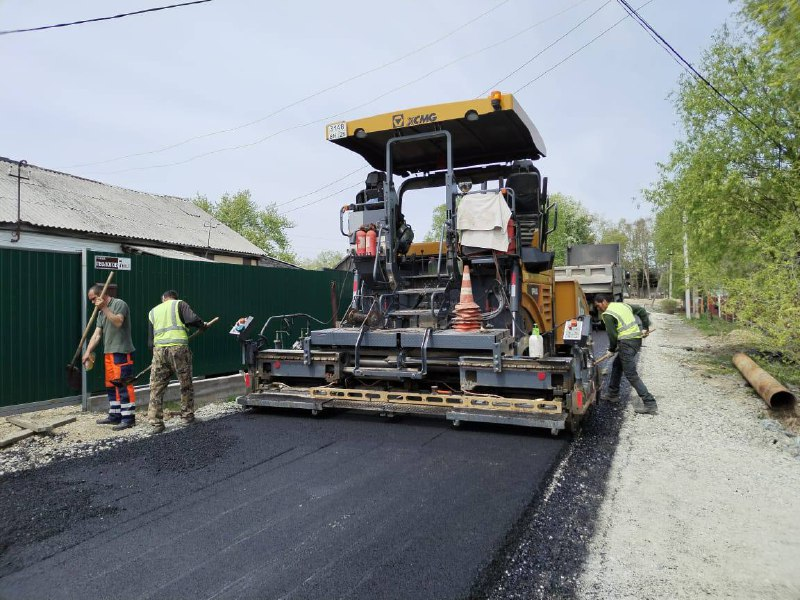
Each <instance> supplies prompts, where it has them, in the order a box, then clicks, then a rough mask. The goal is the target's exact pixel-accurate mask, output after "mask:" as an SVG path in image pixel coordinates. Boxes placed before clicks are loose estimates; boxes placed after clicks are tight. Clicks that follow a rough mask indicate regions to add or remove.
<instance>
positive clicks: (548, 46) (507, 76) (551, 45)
mask: <svg viewBox="0 0 800 600" xmlns="http://www.w3.org/2000/svg"><path fill="white" fill-rule="evenodd" d="M609 4H611V0H607V1H606V2H604V3H603V4H602V5H600V6H599V7H598V8H597V9H595V10H594V11H593V12H592V13H591V14H590V15H589V16H588V17H586V18H585V19H583V20H582V21H580V22H579V23H578V24H577V25H575V27H573V28H572V29H570V30H569V31H567V32H566V33H565V34H564V35H562V36H561V37H559V38H557V39H555V40H553V41H552V42H551V43H550V44H548V45H547V46H545V47H544V48H542V50H540V51H539V52H537V53H536V54H534V55H533V56H532V57H531V58H529V59H528V60H526V61H525V62H524V63H522V64H521V65H520V66H519V67H517V68H516V69H514V70H513V71H511V73H509V74H508V75H506V76H505V77H503V78H502V79H500V80H499V81H496V82H495V83H493V84H492V85H491V86H490V87H489V88H488V89H487V90H485V91H484V92H483V93H481V94H480V95H479V96H478V97H479V98H480V97H483V96H485V95H486V94H488V93H489V92H491V91H492V90H495V89H497V86H499V85H500V84H501V83H503V82H504V81H505V80H506V79H508V78H509V77H511V76H512V75H514V74H515V73H517V72H519V71H521V70H522V69H524V68H525V67H526V66H528V65H529V64H530V63H532V62H533V61H534V60H536V59H537V58H539V57H540V56H541V55H542V54H544V53H545V52H547V51H548V50H549V49H550V48H552V47H553V46H555V45H556V44H557V43H558V42H560V41H561V40H563V39H564V38H565V37H567V36H568V35H569V34H570V33H572V32H573V31H575V30H576V29H578V28H579V27H580V26H581V25H583V24H584V23H586V21H588V20H589V19H591V18H592V17H593V16H595V15H596V14H597V13H599V12H600V11H601V10H603V9H604V8H605V7H606V6H608V5H609Z"/></svg>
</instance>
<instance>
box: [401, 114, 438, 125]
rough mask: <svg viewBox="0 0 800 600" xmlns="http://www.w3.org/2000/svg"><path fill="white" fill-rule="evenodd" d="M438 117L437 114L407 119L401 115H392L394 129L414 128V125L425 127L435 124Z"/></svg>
mask: <svg viewBox="0 0 800 600" xmlns="http://www.w3.org/2000/svg"><path fill="white" fill-rule="evenodd" d="M437 118H438V117H437V116H436V113H435V112H432V113H428V114H425V115H414V116H413V117H408V119H406V118H405V116H404V115H403V114H402V113H401V114H399V115H392V127H395V128H397V127H413V126H414V125H424V124H425V123H433V122H435V121H436V119H437Z"/></svg>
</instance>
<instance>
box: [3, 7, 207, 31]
mask: <svg viewBox="0 0 800 600" xmlns="http://www.w3.org/2000/svg"><path fill="white" fill-rule="evenodd" d="M211 1H212V0H194V1H193V2H182V3H181V4H170V5H169V6H157V7H155V8H146V9H144V10H137V11H133V12H128V13H121V14H118V15H114V16H111V17H97V18H95V19H83V20H82V21H72V22H70V23H57V24H55V25H43V26H41V27H30V28H28V29H7V30H5V31H0V35H9V34H11V33H28V32H30V31H43V30H45V29H56V28H57V27H71V26H72V25H84V24H85V23H99V22H100V21H111V20H112V19H122V18H123V17H131V16H134V15H143V14H145V13H151V12H158V11H160V10H168V9H170V8H181V7H184V6H191V5H192V4H205V3H206V2H211Z"/></svg>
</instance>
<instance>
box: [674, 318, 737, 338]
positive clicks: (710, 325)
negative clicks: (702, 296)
mask: <svg viewBox="0 0 800 600" xmlns="http://www.w3.org/2000/svg"><path fill="white" fill-rule="evenodd" d="M684 320H685V319H684ZM686 322H687V323H688V324H689V325H691V326H692V327H694V328H695V329H699V330H700V331H702V332H703V333H705V334H706V335H711V336H718V335H725V334H728V333H730V332H731V331H734V330H737V329H742V327H741V326H739V325H738V324H737V323H731V322H730V321H725V320H723V319H710V318H708V316H706V315H702V316H701V317H700V318H699V319H692V320H690V321H686Z"/></svg>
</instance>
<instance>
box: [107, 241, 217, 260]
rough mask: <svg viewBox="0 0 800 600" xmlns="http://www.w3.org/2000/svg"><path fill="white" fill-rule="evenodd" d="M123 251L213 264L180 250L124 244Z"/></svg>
mask: <svg viewBox="0 0 800 600" xmlns="http://www.w3.org/2000/svg"><path fill="white" fill-rule="evenodd" d="M123 250H126V251H127V250H133V251H134V252H139V253H141V254H152V255H153V256H163V257H164V258H178V259H180V260H196V261H200V262H214V261H213V260H209V259H208V258H203V257H202V256H197V255H195V254H191V253H190V252H181V251H180V250H171V249H169V248H152V247H150V246H131V245H129V244H125V245H124V246H123Z"/></svg>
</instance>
